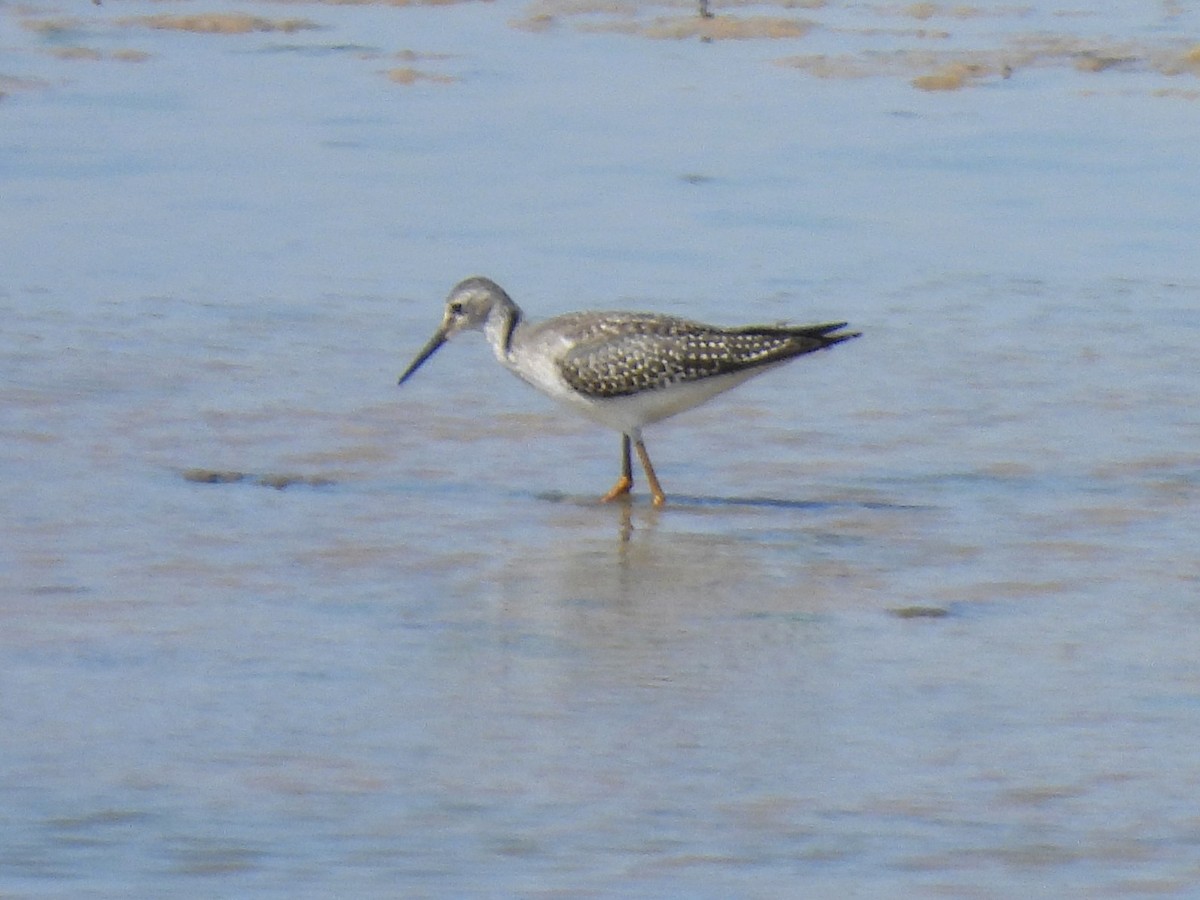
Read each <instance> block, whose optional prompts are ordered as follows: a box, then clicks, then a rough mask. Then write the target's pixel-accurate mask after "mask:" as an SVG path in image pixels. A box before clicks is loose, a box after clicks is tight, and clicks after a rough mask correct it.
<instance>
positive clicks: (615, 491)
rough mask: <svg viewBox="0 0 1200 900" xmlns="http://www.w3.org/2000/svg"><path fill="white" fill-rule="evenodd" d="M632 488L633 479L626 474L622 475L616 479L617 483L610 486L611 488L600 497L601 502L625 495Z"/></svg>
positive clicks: (609, 501)
mask: <svg viewBox="0 0 1200 900" xmlns="http://www.w3.org/2000/svg"><path fill="white" fill-rule="evenodd" d="M632 488H633V479H632V478H630V477H629V476H627V475H622V476H621V477H620V478H618V479H617V483H616V484H614V485H613V486H612V490H611V491H609V492H608V493H607V494H605V495H604V496H603V497H601V498H600V502H601V503H611V502H612V501H613V500H616V499H617V498H618V497H626V496H628V495H629V491H630V490H631V489H632Z"/></svg>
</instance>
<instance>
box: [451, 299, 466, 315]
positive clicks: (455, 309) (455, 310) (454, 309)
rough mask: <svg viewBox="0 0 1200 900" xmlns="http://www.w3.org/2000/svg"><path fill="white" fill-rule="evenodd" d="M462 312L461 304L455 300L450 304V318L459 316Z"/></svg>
mask: <svg viewBox="0 0 1200 900" xmlns="http://www.w3.org/2000/svg"><path fill="white" fill-rule="evenodd" d="M462 311H463V305H462V304H461V303H459V302H458V301H457V300H455V301H454V302H453V303H451V304H450V314H451V315H452V316H461V315H462Z"/></svg>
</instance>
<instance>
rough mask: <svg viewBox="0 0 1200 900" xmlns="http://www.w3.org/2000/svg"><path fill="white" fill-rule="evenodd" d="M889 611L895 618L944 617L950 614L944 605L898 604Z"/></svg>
mask: <svg viewBox="0 0 1200 900" xmlns="http://www.w3.org/2000/svg"><path fill="white" fill-rule="evenodd" d="M889 612H890V613H891V614H892V615H893V616H895V617H896V618H897V619H944V618H946V617H947V616H948V615H950V610H948V609H946V608H945V607H944V606H898V607H896V608H895V609H892V610H889Z"/></svg>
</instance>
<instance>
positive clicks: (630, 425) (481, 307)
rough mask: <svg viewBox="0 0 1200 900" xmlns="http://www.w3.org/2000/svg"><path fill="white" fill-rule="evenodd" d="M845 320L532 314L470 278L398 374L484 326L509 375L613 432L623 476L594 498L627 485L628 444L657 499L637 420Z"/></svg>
mask: <svg viewBox="0 0 1200 900" xmlns="http://www.w3.org/2000/svg"><path fill="white" fill-rule="evenodd" d="M845 326H846V323H845V322H832V323H828V324H825V325H800V326H795V327H793V326H787V325H747V326H745V327H741V328H721V327H718V326H715V325H703V324H701V323H699V322H691V321H688V320H687V319H679V318H676V317H674V316H664V315H657V314H655V313H631V312H591V311H588V312H577V313H568V314H566V315H562V316H556V317H554V318H553V319H547V320H546V321H544V322H538V323H536V324H534V323H529V322H527V321H526V320H525V316H524V314H523V313H522V312H521V309H520V307H518V306H517V304H516V303H514V302H513V300H512V298H511V297H509V296H508V294H506V293H505V292H504V290H503V289H502V288H501V287H500V285H498V284H496V283H495V282H494V281H491V280H490V279H487V278H468V279H467V280H466V281H462V282H460V283H459V284H458V285H456V286H455V288H454V290H452V291H451V292H450V296H449V297H447V298H446V312H445V315H444V316H443V317H442V324H441V325H439V326H438V329H437V331H436V332H434V335H433V337H432V338H431V339H430V341H429V343H428V344H426V345H425V347H424V349H423V350H421V352H420V353H418V354H417V357H416V359H414V360H413V361H412V365H410V366H409V367H408V368H407V369H406V370H405V372H404V374H403V375H401V376H400V384H404V382H406V381H407V380H408V379H409V378H410V377H411V376H412V374H413V373H414V372H415V371H417V369H418V368H420V367H421V364H422V363H424V362H425V360H427V359H429V357H431V356H432V355H433V354H434V352H435V351H436V350H437V349H438V348H439V347H441V346H442V344H444V343H446V341H448V340H449V339H450V338H452V337H455V336H456V335H458V334H461V333H462V332H464V331H482V332H483V333H484V335H485V336H486V337H487V340H488V343H490V344H491V345H492V351H493V352H494V353H495V354H496V359H498V360H500V362H501V364H502V365H503V366H504V367H505V368H506V369H508V370H509V371H510V372H512V373H513V374H514V375H517V376H519V377H520V378H521V379H522V380H524V381H527V382H529V383H530V384H531V385H533V386H534V387H535V388H537V389H538V390H539V391H541V392H542V393H544V394H546V395H548V396H550V397H553V398H554V399H555V400H558V401H560V402H561V403H564V404H565V405H567V406H569V407H571V408H572V409H574V410H576V411H577V412H579V413H582V414H583V415H585V416H587V417H588V418H589V419H591V420H592V421H593V422H598V423H600V424H601V425H606V426H608V427H609V428H615V429H616V430H617V431H619V432H621V456H622V460H621V477H620V478H618V479H617V483H616V484H614V485H613V487H612V490H610V491H609V492H608V493H607V494H605V495H604V496H603V497H602V498H601V500H602V501H605V502H606V501H609V500H614V499H616V498H617V497H621V496H624V495H625V494H628V493H629V491H630V489H631V488H632V487H633V468H632V465H631V461H630V453H629V451H630V446H631V445H632V446H633V447H634V448H636V450H637V454H638V459H640V460H641V462H642V468H643V469H645V471H646V480H647V481H648V482H649V484H650V493H651V496H652V497H653V500H654V505H655V506H661V505H662V504H663V503H664V502H665V501H666V496H665V495H664V494H663V491H662V487H661V486H660V485H659V483H658V477H657V476H656V475H655V474H654V467H653V466H651V465H650V457H649V455H648V454H647V453H646V445H645V444H644V443H642V426H644V425H649V424H651V423H653V422H658V421H660V420H662V419H665V418H667V417H668V416H673V415H675V414H676V413H680V412H683V411H684V410H685V409H691V408H692V407H693V406H699V405H700V404H701V403H703V402H704V401H705V400H708V399H709V398H711V397H714V396H716V395H717V394H720V393H722V392H723V391H727V390H729V389H730V388H732V387H737V386H738V385H739V384H741V383H742V382H743V381H746V380H747V379H749V378H752V377H753V376H755V375H758V374H760V373H762V372H765V371H767V370H768V369H773V368H775V367H776V366H779V365H782V364H783V363H785V362H787V361H788V360H790V359H794V358H795V357H797V356H803V355H804V354H805V353H812V352H813V351H814V350H823V349H825V348H826V347H832V346H833V345H834V344H839V343H841V342H842V341H848V340H850V339H851V338H855V337H858V332H845V331H842V332H839V329H841V328H844V327H845Z"/></svg>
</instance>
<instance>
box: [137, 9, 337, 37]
mask: <svg viewBox="0 0 1200 900" xmlns="http://www.w3.org/2000/svg"><path fill="white" fill-rule="evenodd" d="M118 24H121V25H135V26H137V25H140V26H143V27H145V28H154V29H157V30H165V31H190V32H194V33H196V34H250V33H252V32H272V31H278V32H284V33H286V34H291V33H293V32H296V31H310V30H314V29H317V28H320V27H321V26H319V25H318V24H317V23H316V22H313V21H310V20H309V19H266V18H263V17H262V16H252V15H249V14H248V13H198V14H194V15H169V14H162V15H155V16H130V17H127V18H124V19H120V20H118Z"/></svg>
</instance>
